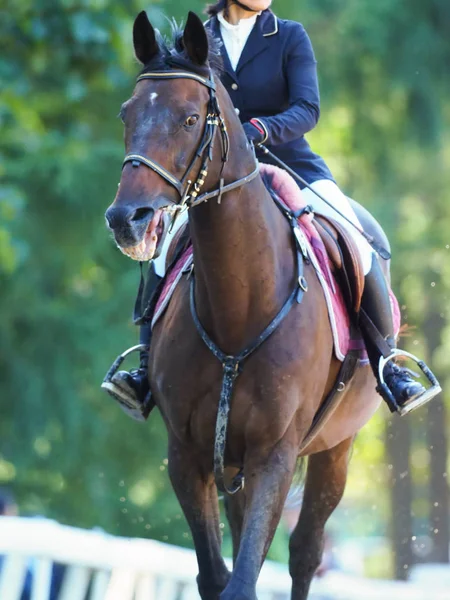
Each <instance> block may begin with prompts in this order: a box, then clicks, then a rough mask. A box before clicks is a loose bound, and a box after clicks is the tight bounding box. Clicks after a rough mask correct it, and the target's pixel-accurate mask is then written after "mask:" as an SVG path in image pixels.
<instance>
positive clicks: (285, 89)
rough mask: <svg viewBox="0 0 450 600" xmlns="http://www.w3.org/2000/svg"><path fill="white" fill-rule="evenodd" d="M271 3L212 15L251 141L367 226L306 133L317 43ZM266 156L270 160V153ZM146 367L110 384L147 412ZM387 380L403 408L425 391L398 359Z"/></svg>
mask: <svg viewBox="0 0 450 600" xmlns="http://www.w3.org/2000/svg"><path fill="white" fill-rule="evenodd" d="M271 4H272V0H246V2H245V4H244V3H241V2H240V1H239V0H219V1H218V2H216V4H213V5H210V6H208V7H207V9H206V12H207V14H208V15H209V17H210V18H209V20H208V21H207V23H206V27H207V28H209V30H210V32H211V33H212V34H213V35H214V36H215V37H216V38H218V39H219V40H220V41H221V42H222V44H221V52H222V55H223V62H224V72H223V75H222V82H223V84H224V85H225V87H226V89H227V91H228V93H229V94H230V96H231V99H232V101H233V104H234V106H235V109H236V112H237V114H238V115H239V117H240V119H241V121H242V123H243V127H244V130H245V133H246V135H247V138H248V139H249V140H250V141H251V142H253V144H254V145H255V146H256V147H257V146H258V144H265V145H267V146H268V148H269V149H270V150H271V151H272V152H273V153H274V154H275V155H276V156H277V157H278V158H280V159H281V160H283V161H284V162H285V163H286V164H287V165H288V166H289V167H291V168H292V169H293V170H294V171H295V172H296V173H298V174H299V175H301V176H302V177H303V178H304V179H305V180H306V182H307V183H309V184H310V185H311V187H312V188H313V189H314V190H316V191H317V192H318V193H319V194H320V195H322V196H323V197H325V198H326V199H327V200H328V201H329V202H330V203H331V204H332V205H333V206H335V207H336V208H337V209H338V210H339V211H340V212H341V213H342V214H343V215H345V217H347V218H348V219H350V220H351V221H352V222H353V223H355V224H356V225H358V226H359V227H361V225H360V223H359V221H358V218H357V216H356V214H355V212H354V211H353V209H352V207H351V205H350V203H349V201H348V199H347V197H346V196H345V195H344V194H343V193H342V192H341V190H340V189H339V187H338V186H337V185H336V183H335V181H334V179H333V176H332V174H331V172H330V170H329V169H328V167H327V165H326V163H325V161H324V160H323V159H322V158H321V157H320V156H318V155H317V154H315V153H314V152H313V151H312V150H311V148H310V146H309V144H308V142H307V141H306V139H305V137H304V135H305V134H306V133H307V132H308V131H311V130H312V129H313V128H314V127H315V125H316V124H317V121H318V118H319V90H318V82H317V70H316V60H315V57H314V52H313V49H312V46H311V41H310V39H309V37H308V35H307V33H306V31H305V29H304V28H303V26H302V25H301V24H300V23H296V22H294V21H288V20H282V19H279V18H278V17H276V16H275V14H274V13H273V12H272V11H271V10H270V5H271ZM261 160H262V161H266V162H270V161H267V159H265V158H264V157H261ZM303 194H304V199H305V201H306V202H307V203H308V204H310V205H311V206H312V207H313V208H314V210H315V211H317V212H318V213H322V214H325V215H329V216H332V217H333V218H335V219H337V220H339V219H340V217H339V215H338V214H337V213H335V212H334V211H333V210H332V209H331V208H330V207H329V206H328V205H327V204H326V203H325V202H323V201H322V200H321V199H320V198H319V197H318V196H316V195H315V194H314V192H313V191H311V190H310V189H307V188H306V189H304V190H303ZM342 221H343V223H344V225H346V226H347V227H348V224H347V223H346V222H345V221H344V220H343V219H342ZM180 224H181V223H179V225H180ZM349 229H352V230H353V229H354V228H353V227H351V228H349ZM350 233H352V235H353V236H354V239H355V241H356V243H357V245H358V247H359V249H360V253H361V256H362V260H363V267H364V274H365V289H364V294H363V298H362V308H363V309H364V310H365V312H366V313H367V314H368V315H369V317H370V319H371V320H372V322H373V324H374V325H375V327H376V329H377V330H378V332H379V333H380V334H381V337H382V338H383V339H384V340H386V342H387V344H388V346H389V347H390V348H391V349H394V348H395V334H394V328H393V321H392V311H391V303H390V297H389V289H388V285H387V283H386V279H385V277H384V274H383V272H382V270H381V267H380V264H379V262H378V259H377V257H376V256H375V254H374V252H373V250H372V248H371V246H370V245H369V244H368V243H367V241H366V240H365V239H364V238H363V237H362V236H361V235H360V234H359V233H358V231H356V229H355V230H354V231H352V232H350ZM167 247H168V241H167V240H166V242H165V245H164V250H163V252H162V254H163V255H164V256H160V257H158V258H157V259H156V260H154V261H153V263H151V267H150V269H149V279H148V282H147V288H148V291H147V295H148V294H149V293H151V291H152V290H153V289H154V288H155V286H156V285H157V283H158V281H159V280H160V277H161V276H162V275H164V261H165V252H166V251H167ZM363 335H364V331H363ZM150 337H151V331H150V326H149V325H148V324H145V325H141V336H140V340H141V344H146V345H148V344H149V342H150ZM364 339H365V342H366V347H367V351H368V355H369V359H370V362H371V366H372V369H373V371H374V374H375V376H376V378H377V380H378V366H379V361H380V359H381V356H382V354H381V351H380V349H379V348H378V346H377V345H376V344H374V343H373V341H372V340H373V337H368V336H367V335H364ZM147 364H148V353H147V352H141V365H140V368H139V369H135V370H132V371H131V372H129V373H128V372H126V371H119V372H118V373H116V374H115V375H114V376H113V377H112V378H111V379H110V380H109V381H108V383H107V384H106V385H104V386H103V387H105V388H106V389H107V391H108V392H109V393H110V394H112V395H113V396H114V397H115V398H116V399H117V400H119V402H120V403H121V404H122V405H123V404H124V403H125V404H126V405H128V406H133V407H135V408H136V409H138V410H139V412H140V413H142V415H143V416H144V417H147V416H148V413H149V412H150V410H151V409H152V408H153V402H152V400H151V394H150V390H149V384H148V377H147V376H148V371H147ZM384 379H385V383H386V385H387V386H388V388H389V390H390V392H391V394H392V395H393V397H394V399H395V402H396V404H397V405H398V406H399V407H404V406H405V405H407V404H410V403H412V402H415V401H417V399H418V398H420V397H421V396H422V395H423V394H424V393H425V391H426V390H425V388H424V387H423V386H422V385H421V384H420V383H419V382H417V381H415V380H414V379H413V376H412V373H411V372H410V371H409V370H408V369H405V368H401V367H399V366H398V365H396V364H395V363H394V362H393V361H389V362H388V363H387V365H386V367H385V369H384ZM419 403H420V401H419ZM391 408H392V407H391Z"/></svg>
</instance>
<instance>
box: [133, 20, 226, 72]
mask: <svg viewBox="0 0 450 600" xmlns="http://www.w3.org/2000/svg"><path fill="white" fill-rule="evenodd" d="M170 25H171V36H170V37H166V36H164V35H162V34H161V33H160V32H159V31H158V30H156V38H157V41H158V46H159V53H158V54H157V55H156V56H155V57H154V58H153V59H152V60H151V61H150V62H149V63H147V64H146V65H144V68H143V69H142V70H141V72H140V74H141V75H142V74H143V73H149V72H151V71H165V70H170V69H173V68H175V69H179V68H182V69H186V70H187V71H192V72H193V73H196V74H198V75H201V76H202V77H206V78H207V77H208V76H209V73H210V69H212V71H213V72H214V73H216V74H218V75H220V74H221V73H222V71H223V69H224V67H223V60H222V55H221V53H220V44H221V42H220V41H219V40H218V39H217V38H215V37H214V35H213V34H212V33H211V32H210V31H209V30H207V32H206V33H207V36H208V62H207V64H205V65H198V64H195V63H194V62H192V60H191V59H190V58H189V56H188V54H187V52H186V51H185V49H184V44H183V31H184V30H183V26H182V25H180V24H178V23H176V21H175V20H173V21H171V22H170Z"/></svg>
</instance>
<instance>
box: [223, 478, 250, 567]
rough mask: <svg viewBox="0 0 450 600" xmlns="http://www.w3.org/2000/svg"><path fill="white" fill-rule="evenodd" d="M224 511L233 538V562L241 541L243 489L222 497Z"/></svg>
mask: <svg viewBox="0 0 450 600" xmlns="http://www.w3.org/2000/svg"><path fill="white" fill-rule="evenodd" d="M224 504H225V512H226V515H227V520H228V523H229V525H230V529H231V538H232V540H233V564H234V563H235V562H236V558H237V555H238V552H239V545H240V543H241V532H242V524H243V521H244V511H245V490H244V491H241V492H238V493H237V494H234V495H233V496H227V495H225V499H224Z"/></svg>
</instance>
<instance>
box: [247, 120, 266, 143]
mask: <svg viewBox="0 0 450 600" xmlns="http://www.w3.org/2000/svg"><path fill="white" fill-rule="evenodd" d="M243 128H244V131H245V135H246V136H247V139H248V141H249V142H252V143H253V144H254V145H255V146H259V145H260V144H263V143H264V142H265V141H266V139H267V135H266V132H265V131H264V129H263V127H262V126H261V124H260V121H258V120H257V119H251V121H248V122H247V123H244V124H243Z"/></svg>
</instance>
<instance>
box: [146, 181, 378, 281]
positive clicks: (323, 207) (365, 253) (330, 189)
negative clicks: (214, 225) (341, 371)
mask: <svg viewBox="0 0 450 600" xmlns="http://www.w3.org/2000/svg"><path fill="white" fill-rule="evenodd" d="M311 187H312V188H313V189H314V190H317V191H318V193H319V194H321V195H322V196H323V197H324V198H326V199H327V200H328V201H329V202H330V203H331V204H332V205H333V206H335V207H336V208H337V209H338V210H339V212H341V213H342V214H343V215H345V216H346V217H347V218H348V219H350V221H352V223H355V225H357V226H358V227H360V228H361V224H360V222H359V221H358V217H357V216H356V214H355V212H354V210H353V208H352V207H351V205H350V202H349V201H348V198H347V196H345V195H344V194H343V193H342V192H341V190H340V189H339V188H338V186H337V185H336V184H335V183H334V181H331V180H330V179H320V180H319V181H315V182H314V183H313V184H311ZM302 194H303V198H304V200H305V202H306V204H310V205H311V206H312V207H313V209H314V211H315V212H317V213H320V214H323V215H325V216H330V217H332V218H333V219H336V220H337V221H339V222H340V223H342V225H344V227H345V228H346V229H347V231H348V232H349V233H350V234H351V236H352V237H353V239H354V240H355V242H356V244H357V246H358V248H359V251H360V253H361V257H362V262H363V268H364V275H367V273H368V272H369V271H370V268H371V266H372V254H373V250H372V248H371V246H370V245H369V244H368V242H367V241H366V240H365V239H364V238H363V236H362V235H361V234H359V233H358V231H357V230H356V229H355V228H354V227H352V226H351V225H350V224H349V223H348V222H347V221H346V220H345V219H344V218H342V217H341V216H339V215H338V213H337V212H336V211H334V210H333V209H332V208H331V207H330V206H328V204H326V203H325V202H324V201H323V200H321V199H320V198H319V197H318V196H316V195H315V194H314V192H312V191H311V190H309V189H308V188H306V189H304V190H302ZM187 218H188V211H185V212H183V213H182V214H181V215H180V216H179V217H178V219H177V220H176V223H175V227H174V228H173V231H172V232H171V233H170V234H169V233H168V234H167V235H166V239H165V240H164V244H163V247H162V249H161V254H160V255H159V256H158V258H155V261H154V264H155V271H156V273H157V274H158V275H159V276H160V277H163V276H164V275H165V272H166V257H167V251H168V249H169V246H170V243H171V241H172V240H173V237H174V235H175V234H176V232H177V231H178V229H179V228H180V227H181V226H182V225H183V224H184V223H186V221H187Z"/></svg>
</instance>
